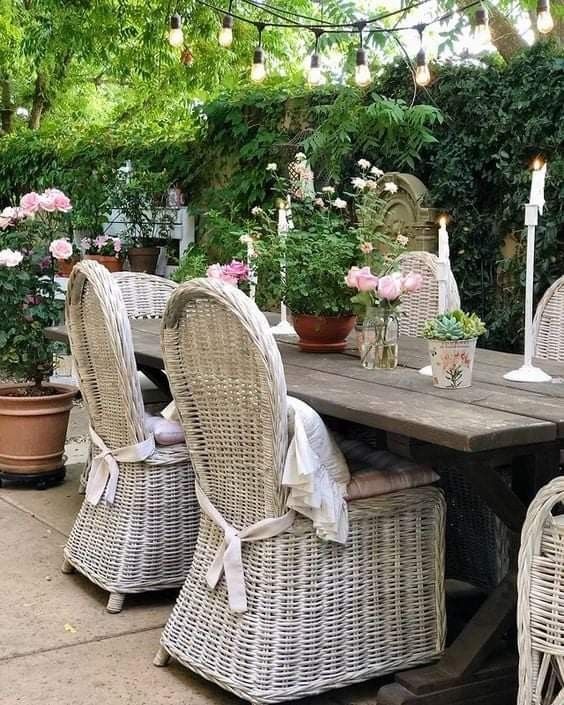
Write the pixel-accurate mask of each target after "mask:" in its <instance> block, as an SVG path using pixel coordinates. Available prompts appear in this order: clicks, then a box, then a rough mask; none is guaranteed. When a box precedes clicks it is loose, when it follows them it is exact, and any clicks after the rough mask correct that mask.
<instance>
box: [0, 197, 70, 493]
mask: <svg viewBox="0 0 564 705" xmlns="http://www.w3.org/2000/svg"><path fill="white" fill-rule="evenodd" d="M70 208H71V205H70V201H69V199H68V198H67V197H66V196H65V195H64V194H63V193H62V192H61V191H58V190H56V189H49V190H48V191H46V192H44V193H43V194H37V193H34V192H32V193H29V194H26V195H25V196H23V197H22V199H21V201H20V206H19V207H18V208H6V209H4V211H3V212H2V214H1V215H0V374H1V376H2V377H3V378H4V379H5V380H9V381H5V382H4V383H2V384H1V385H0V478H9V479H20V480H22V479H23V480H26V481H33V482H35V483H37V484H38V485H43V486H46V484H47V483H48V482H50V481H54V480H55V479H57V480H58V479H61V478H62V477H63V476H64V467H63V465H64V460H63V453H64V445H65V437H66V431H67V425H68V418H69V413H70V410H71V407H72V400H73V398H74V397H75V395H76V392H77V390H76V389H75V388H74V387H70V386H67V385H62V384H53V383H51V382H48V381H47V380H48V378H49V375H50V374H51V372H52V369H53V355H54V353H55V351H56V344H55V343H49V342H48V341H46V339H45V337H44V335H43V329H44V327H45V326H49V325H54V324H55V323H57V322H58V320H59V317H60V314H61V310H62V306H63V301H62V299H61V298H58V297H57V293H58V291H59V289H58V287H57V284H56V283H55V281H54V272H55V264H54V263H55V259H54V257H52V256H51V255H50V254H49V249H51V253H52V254H53V255H54V256H55V258H56V256H57V255H63V254H66V253H68V251H69V247H68V246H70V243H68V241H67V245H66V246H64V247H63V245H62V244H61V242H60V238H59V243H58V245H57V246H54V247H52V248H49V247H48V241H49V238H50V237H52V235H53V234H58V233H59V232H60V231H61V226H62V219H63V217H64V216H62V214H64V213H66V212H68V211H69V210H70Z"/></svg>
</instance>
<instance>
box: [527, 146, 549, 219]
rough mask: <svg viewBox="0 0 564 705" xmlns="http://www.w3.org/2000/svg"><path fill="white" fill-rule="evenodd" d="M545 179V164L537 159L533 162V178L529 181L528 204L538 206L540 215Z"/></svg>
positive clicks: (542, 206) (542, 205)
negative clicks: (529, 193)
mask: <svg viewBox="0 0 564 705" xmlns="http://www.w3.org/2000/svg"><path fill="white" fill-rule="evenodd" d="M545 179H546V162H543V161H542V160H541V159H539V158H537V159H535V161H534V162H533V178H532V179H531V195H530V196H529V203H530V204H531V205H532V206H538V209H539V213H540V214H541V215H542V211H543V208H544V181H545Z"/></svg>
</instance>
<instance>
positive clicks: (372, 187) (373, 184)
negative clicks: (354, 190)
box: [366, 179, 380, 191]
mask: <svg viewBox="0 0 564 705" xmlns="http://www.w3.org/2000/svg"><path fill="white" fill-rule="evenodd" d="M366 188H367V189H368V190H369V191H377V190H378V189H379V188H380V187H379V186H378V182H377V181H374V179H368V180H367V182H366Z"/></svg>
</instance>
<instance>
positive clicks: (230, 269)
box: [221, 259, 249, 281]
mask: <svg viewBox="0 0 564 705" xmlns="http://www.w3.org/2000/svg"><path fill="white" fill-rule="evenodd" d="M221 271H222V272H223V275H224V277H230V278H234V279H235V280H236V281H245V280H246V279H248V278H249V267H248V266H247V265H246V264H245V263H244V262H239V261H238V260H236V259H234V260H232V261H231V263H230V264H224V265H223V267H222V268H221Z"/></svg>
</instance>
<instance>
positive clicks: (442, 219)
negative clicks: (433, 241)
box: [439, 215, 448, 228]
mask: <svg viewBox="0 0 564 705" xmlns="http://www.w3.org/2000/svg"><path fill="white" fill-rule="evenodd" d="M447 222H448V218H447V217H446V215H441V217H440V218H439V225H440V226H441V228H446V226H447Z"/></svg>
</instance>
